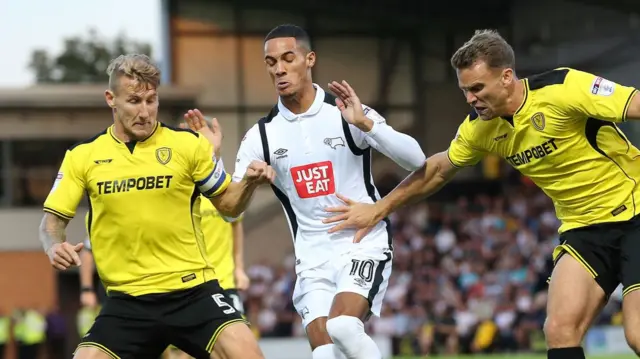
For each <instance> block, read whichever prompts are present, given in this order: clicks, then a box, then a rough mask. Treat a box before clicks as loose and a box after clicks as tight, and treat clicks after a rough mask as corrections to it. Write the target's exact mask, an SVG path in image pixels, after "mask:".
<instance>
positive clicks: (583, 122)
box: [448, 68, 640, 232]
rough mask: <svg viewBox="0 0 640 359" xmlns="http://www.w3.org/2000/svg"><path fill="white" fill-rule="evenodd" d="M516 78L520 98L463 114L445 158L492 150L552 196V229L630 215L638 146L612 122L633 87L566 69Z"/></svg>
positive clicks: (463, 159) (621, 116)
mask: <svg viewBox="0 0 640 359" xmlns="http://www.w3.org/2000/svg"><path fill="white" fill-rule="evenodd" d="M522 81H523V82H524V85H525V99H524V102H523V103H522V105H521V107H520V108H519V109H518V111H517V112H516V113H515V115H514V116H513V117H509V118H495V119H492V120H489V121H483V120H482V119H480V118H479V117H478V115H477V114H476V113H475V112H472V113H471V114H470V115H469V116H468V117H467V118H466V119H465V121H464V122H463V123H462V125H461V126H460V128H459V129H458V133H457V134H456V137H455V138H454V140H453V141H452V142H451V146H450V148H449V151H448V155H449V159H450V161H451V163H452V164H453V165H454V166H456V167H464V166H470V165H474V164H476V163H477V162H478V161H480V160H481V159H482V158H483V156H484V155H485V154H487V153H495V154H498V155H500V156H501V157H503V158H504V159H505V160H506V161H507V162H508V163H509V164H511V165H512V166H513V167H515V168H516V169H517V170H519V171H520V172H521V173H522V174H523V175H525V176H527V177H529V178H530V179H531V180H532V181H533V182H535V183H536V184H537V185H538V186H539V187H540V188H541V189H542V190H543V191H544V192H545V193H546V194H547V195H548V196H549V197H550V198H551V199H552V200H553V202H554V204H555V207H556V213H557V216H558V218H559V219H560V220H561V221H562V225H561V227H560V232H564V231H566V230H569V229H573V228H578V227H583V226H588V225H591V224H595V223H602V222H617V221H625V220H629V219H631V218H632V217H633V216H635V215H636V214H638V207H639V206H640V189H639V187H638V180H640V151H638V149H637V148H636V147H634V146H633V145H632V144H631V143H630V142H629V140H628V139H627V138H626V137H625V135H624V134H623V133H622V132H621V131H620V130H619V129H618V127H617V126H616V122H622V121H625V119H626V113H627V109H628V106H629V104H630V102H631V99H632V98H633V96H635V94H636V92H637V90H636V89H634V88H631V87H626V86H621V85H619V84H616V83H613V82H611V81H608V80H606V79H603V78H601V77H598V76H595V75H592V74H589V73H586V72H581V71H577V70H574V69H569V68H559V69H556V70H552V71H549V72H546V73H543V74H540V75H536V76H532V77H529V78H526V79H524V80H522Z"/></svg>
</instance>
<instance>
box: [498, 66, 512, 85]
mask: <svg viewBox="0 0 640 359" xmlns="http://www.w3.org/2000/svg"><path fill="white" fill-rule="evenodd" d="M513 79H514V78H513V69H511V68H506V69H504V70H502V77H501V79H500V80H501V82H502V85H503V86H508V85H511V83H512V82H513Z"/></svg>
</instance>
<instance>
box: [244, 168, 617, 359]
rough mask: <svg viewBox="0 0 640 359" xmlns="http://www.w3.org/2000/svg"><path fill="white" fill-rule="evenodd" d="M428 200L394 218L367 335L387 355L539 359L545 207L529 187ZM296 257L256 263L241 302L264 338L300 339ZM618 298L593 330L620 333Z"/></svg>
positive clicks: (547, 241) (548, 224)
mask: <svg viewBox="0 0 640 359" xmlns="http://www.w3.org/2000/svg"><path fill="white" fill-rule="evenodd" d="M501 187H502V190H501V191H499V194H498V195H490V194H486V193H483V192H478V193H476V194H473V195H469V196H461V197H458V198H456V199H454V200H449V201H440V202H435V201H429V202H424V203H420V204H417V205H414V206H412V207H409V208H406V209H403V210H401V211H399V212H397V213H395V214H393V216H392V217H391V223H392V226H393V233H394V248H395V251H394V262H393V274H392V277H391V279H390V283H389V288H388V290H387V293H386V297H385V305H384V309H383V313H382V316H381V318H372V319H371V320H370V321H369V322H368V323H367V326H368V327H369V331H370V332H371V333H373V334H380V335H385V336H390V337H392V338H393V350H394V352H395V353H394V354H401V355H428V354H435V353H438V354H458V353H487V352H530V351H544V350H546V347H545V343H544V336H543V332H542V326H543V323H544V319H545V305H546V288H547V279H548V277H549V275H550V273H551V270H552V259H551V254H552V251H553V248H554V247H555V245H557V244H558V233H557V229H558V227H559V222H558V219H557V218H556V216H555V212H554V208H553V204H552V203H551V201H550V200H549V199H548V198H547V197H546V196H545V195H544V193H542V192H541V191H540V190H538V189H537V188H536V187H535V186H533V185H532V184H531V183H529V182H527V181H526V180H524V181H521V179H517V180H516V181H515V182H512V183H508V184H501ZM293 265H294V259H293V257H292V256H291V257H289V258H288V259H287V260H286V261H285V262H284V263H283V264H282V265H281V266H277V267H274V266H269V265H267V264H264V263H263V264H255V265H253V266H251V267H250V268H249V269H248V274H249V276H250V277H251V278H252V286H251V288H250V289H249V291H248V292H247V293H245V301H246V305H245V308H247V311H248V317H249V319H250V320H251V322H252V323H253V324H254V326H255V327H256V329H257V332H259V335H260V336H262V337H286V336H301V335H304V330H303V328H302V327H301V325H300V320H299V318H298V315H297V314H296V313H295V309H294V308H293V305H292V303H291V293H292V291H293V286H294V283H295V275H294V274H293ZM620 308H621V293H620V290H618V291H617V293H616V294H615V295H614V296H612V299H611V301H610V302H609V304H608V305H607V307H606V308H605V310H604V311H603V314H602V315H601V317H600V318H599V319H598V322H597V323H596V324H613V325H617V324H618V325H619V324H620Z"/></svg>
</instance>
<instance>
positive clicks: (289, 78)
mask: <svg viewBox="0 0 640 359" xmlns="http://www.w3.org/2000/svg"><path fill="white" fill-rule="evenodd" d="M315 60H316V55H315V53H314V52H313V51H308V50H307V49H306V48H305V47H304V46H300V44H299V43H298V42H297V41H296V39H295V38H293V37H283V38H277V39H271V40H268V41H267V42H266V43H265V44H264V62H265V64H266V65H267V72H268V73H269V76H270V77H271V81H273V84H274V86H275V87H276V91H277V92H278V96H281V97H289V96H294V95H295V94H296V93H298V92H299V91H300V89H301V88H302V87H303V86H304V85H306V84H308V83H309V82H310V81H311V68H312V67H313V65H314V64H315Z"/></svg>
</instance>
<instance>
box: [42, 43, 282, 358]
mask: <svg viewBox="0 0 640 359" xmlns="http://www.w3.org/2000/svg"><path fill="white" fill-rule="evenodd" d="M107 72H108V74H109V88H108V90H106V91H105V99H106V102H107V104H108V105H109V107H110V108H111V109H112V111H113V117H114V124H113V125H112V126H110V127H109V128H107V129H106V130H104V131H103V132H102V133H100V134H98V135H96V136H95V137H93V138H91V139H89V140H86V141H83V142H81V143H79V144H77V145H75V146H73V147H72V148H70V149H69V150H68V151H67V153H66V154H65V157H64V160H63V162H62V165H61V169H60V172H59V173H58V176H57V179H56V181H55V183H54V186H53V188H52V190H51V192H50V193H49V196H48V197H47V200H46V201H45V203H44V211H45V215H44V217H43V220H42V224H41V226H40V240H41V241H42V243H43V247H44V249H45V252H46V253H47V255H48V256H49V259H50V262H51V264H52V266H54V267H55V268H57V269H60V270H65V269H67V268H69V267H70V266H72V265H80V264H81V262H80V258H79V256H78V252H79V251H80V250H81V249H82V244H78V245H71V244H69V243H67V242H66V233H65V232H66V231H65V230H66V226H67V224H68V222H69V220H71V219H72V218H73V217H74V216H75V214H76V210H77V207H78V204H79V202H80V200H81V199H82V196H83V195H84V194H85V193H86V195H87V197H88V199H89V203H90V211H89V214H88V217H87V221H86V225H87V233H88V235H89V238H90V239H91V247H92V248H91V249H92V252H93V256H94V259H95V264H96V268H97V270H98V273H99V276H100V280H101V281H102V283H103V284H104V286H105V288H106V291H107V294H108V297H107V299H106V301H105V305H104V306H103V307H102V310H101V311H100V314H99V315H98V317H97V319H96V321H95V323H94V325H93V327H92V328H91V329H90V330H89V332H88V333H87V334H86V335H85V336H84V337H83V338H82V341H81V343H80V344H79V346H78V349H77V350H76V352H75V354H74V357H75V358H77V359H87V358H97V359H110V358H147V357H148V358H156V357H158V356H160V354H161V353H162V352H163V351H164V350H165V348H166V347H167V346H168V345H171V344H173V345H176V346H177V347H180V348H181V349H183V350H184V351H186V352H188V353H189V354H190V355H192V356H194V357H196V358H209V357H211V358H219V357H225V358H237V359H239V358H253V359H262V358H264V356H263V355H262V353H261V350H260V348H259V346H258V344H257V341H256V340H255V337H254V335H253V333H252V332H251V330H250V329H249V327H248V326H247V325H246V324H245V320H244V319H243V318H242V316H241V315H240V313H239V312H238V311H237V310H236V309H235V308H233V306H232V305H230V304H229V303H227V301H226V296H225V295H224V293H223V290H222V288H220V285H219V283H218V281H217V279H216V276H215V270H214V269H213V266H212V265H211V263H210V261H209V259H208V257H207V255H206V248H205V245H204V238H203V235H202V231H201V229H200V228H201V227H200V225H201V223H200V219H199V211H200V205H201V201H203V200H207V201H209V200H210V201H212V202H213V203H214V205H215V206H216V208H218V210H219V211H220V212H222V213H223V214H225V215H227V216H230V217H237V216H238V215H239V214H241V213H242V212H244V210H245V209H246V207H247V205H248V203H249V201H250V199H251V196H252V194H253V192H254V191H255V189H256V188H257V186H259V185H261V184H264V183H269V182H270V181H272V180H273V176H274V174H273V169H271V168H270V167H269V166H267V165H266V164H265V163H260V162H259V161H254V162H253V163H252V164H251V165H250V171H249V172H248V174H247V175H246V176H245V178H243V180H242V181H240V182H237V183H236V182H234V183H231V176H230V175H228V174H227V173H226V172H225V170H224V168H223V166H222V165H221V164H219V163H217V161H216V159H215V158H214V152H213V148H212V145H211V143H213V142H214V141H212V136H213V133H212V132H211V130H210V129H209V128H208V127H206V128H201V129H199V131H198V132H194V131H191V130H184V129H179V128H172V127H170V126H167V125H165V124H162V123H160V122H158V121H157V115H158V104H159V100H158V98H159V96H158V93H157V91H158V85H159V82H160V70H159V69H158V67H157V66H156V65H155V64H153V63H152V62H151V61H150V60H149V58H148V57H147V56H144V55H122V56H120V57H118V58H116V59H115V60H113V61H112V62H111V64H110V65H109V68H108V70H107ZM201 194H202V195H201Z"/></svg>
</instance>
